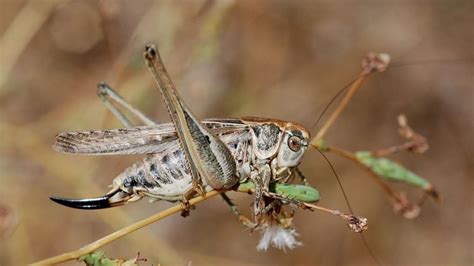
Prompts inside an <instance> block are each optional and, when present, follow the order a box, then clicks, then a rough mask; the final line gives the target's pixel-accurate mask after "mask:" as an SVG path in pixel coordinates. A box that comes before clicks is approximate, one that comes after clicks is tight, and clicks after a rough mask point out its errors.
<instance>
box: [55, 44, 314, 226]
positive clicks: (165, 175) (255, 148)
mask: <svg viewBox="0 0 474 266" xmlns="http://www.w3.org/2000/svg"><path fill="white" fill-rule="evenodd" d="M144 58H145V60H146V63H147V66H148V68H149V70H150V72H151V73H152V75H153V78H154V80H155V82H156V84H157V85H158V87H159V89H160V92H161V94H162V96H163V98H164V101H165V104H166V106H167V108H168V112H169V115H170V117H171V121H172V123H164V124H157V123H155V122H154V121H152V120H151V119H150V118H148V117H147V116H146V115H144V114H142V113H141V112H140V111H138V110H137V109H135V108H134V107H133V106H131V105H130V104H128V103H127V102H126V101H125V100H124V99H123V98H122V97H120V95H118V94H117V93H116V92H115V91H113V90H112V89H111V88H110V87H109V86H107V85H106V84H105V83H100V84H99V85H98V87H99V92H98V94H99V96H100V97H101V99H102V101H103V102H104V104H105V105H106V106H107V107H108V108H109V109H110V110H111V111H112V112H113V113H114V114H115V115H116V116H117V118H119V119H120V121H122V123H123V124H124V125H125V126H127V128H119V129H111V130H99V131H83V132H66V133H61V134H59V135H57V136H56V143H55V144H54V145H53V148H54V149H55V150H57V151H59V152H64V153H72V154H86V155H124V154H145V157H144V158H143V159H142V160H140V161H138V162H136V163H134V164H133V165H132V166H130V167H129V168H127V169H126V170H125V171H124V172H122V173H121V174H119V175H118V176H117V177H115V179H114V180H113V183H112V185H111V187H112V189H111V190H110V191H109V192H108V193H107V194H106V195H104V196H102V197H97V198H88V199H79V200H75V199H65V198H56V197H52V198H51V199H52V200H53V201H55V202H57V203H60V204H63V205H65V206H68V207H73V208H80V209H102V208H108V207H113V206H119V205H123V204H126V203H128V202H134V201H137V200H140V199H142V198H143V197H145V196H148V197H150V198H151V199H152V200H166V201H179V200H181V201H182V202H183V203H184V204H186V202H187V200H188V198H189V197H190V196H192V195H194V194H195V193H199V194H200V193H203V192H207V191H210V190H213V189H215V190H230V189H235V188H236V187H237V186H238V185H239V184H242V183H245V182H248V181H251V182H252V183H253V184H254V191H255V200H254V206H253V209H254V210H253V214H254V218H255V221H256V224H258V222H259V220H260V217H261V215H262V213H263V212H264V210H266V209H268V206H267V205H266V203H265V200H264V197H265V195H269V188H270V184H275V183H277V186H278V184H281V183H287V182H289V180H290V179H291V178H292V177H293V176H294V175H295V174H298V175H300V177H301V178H302V179H303V180H304V181H305V179H304V177H303V175H302V174H301V172H300V171H299V170H298V169H297V166H298V164H299V162H300V160H301V158H302V156H303V155H304V153H305V151H306V149H307V147H308V142H309V137H310V136H309V132H308V130H306V129H305V128H304V127H303V126H301V125H299V124H297V123H293V122H286V121H281V120H277V119H266V118H255V117H244V118H240V119H205V120H202V121H200V120H198V119H197V118H196V116H195V115H194V114H193V113H192V112H191V111H190V109H189V108H188V107H187V106H186V104H185V103H184V102H183V100H182V99H181V97H180V96H179V94H178V92H177V90H176V88H175V87H174V85H173V83H172V81H171V78H170V77H169V75H168V73H167V71H166V69H165V67H164V64H163V63H162V60H161V58H160V55H159V53H158V51H157V49H156V48H155V46H154V45H147V46H146V49H145V52H144ZM112 101H113V102H115V103H116V104H119V105H120V106H122V107H124V108H125V109H127V110H129V111H130V112H131V113H132V114H134V115H135V116H137V118H138V119H139V120H141V121H142V122H143V123H144V124H145V126H138V127H133V125H132V124H131V123H130V120H128V118H126V117H125V115H124V114H123V113H121V112H120V111H119V110H118V109H117V108H116V107H115V105H114V104H113V102H112ZM277 188H278V187H277ZM280 188H282V186H280ZM285 189H286V192H290V193H291V191H292V189H293V191H295V192H301V191H303V192H306V191H307V190H305V189H304V187H303V189H302V188H301V186H300V187H298V188H297V187H291V186H290V187H285ZM223 196H224V199H226V201H227V202H228V203H230V204H231V202H230V200H228V198H227V197H226V196H225V194H223ZM317 198H319V195H318V197H317ZM317 198H310V199H305V200H307V201H317ZM231 207H232V205H231Z"/></svg>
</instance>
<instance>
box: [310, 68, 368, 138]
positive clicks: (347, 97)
mask: <svg viewBox="0 0 474 266" xmlns="http://www.w3.org/2000/svg"><path fill="white" fill-rule="evenodd" d="M368 75H369V74H361V75H360V76H359V77H358V78H357V79H356V80H355V81H354V83H352V85H351V86H350V88H349V91H348V92H347V93H346V95H345V96H344V99H342V101H341V103H340V104H339V105H338V106H337V108H336V110H334V112H333V113H332V114H331V116H330V117H329V118H328V120H326V122H325V123H324V125H323V127H322V128H321V129H320V130H319V131H318V133H317V134H316V137H314V138H313V140H312V141H311V143H313V144H315V143H317V142H318V141H319V140H321V139H322V138H323V137H324V135H325V134H326V132H327V131H328V129H329V128H330V127H331V126H332V125H333V124H334V122H335V121H336V119H337V118H338V117H339V115H340V114H341V113H342V111H343V110H344V109H345V108H346V106H347V104H349V102H350V100H351V99H352V97H354V94H355V93H356V92H357V90H358V89H359V88H360V87H361V86H362V83H363V82H364V81H365V80H366V79H367V77H368Z"/></svg>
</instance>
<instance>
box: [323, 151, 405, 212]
mask: <svg viewBox="0 0 474 266" xmlns="http://www.w3.org/2000/svg"><path fill="white" fill-rule="evenodd" d="M315 148H317V147H315ZM327 150H328V151H330V152H333V153H334V154H336V155H339V156H341V157H344V158H346V159H349V160H351V161H353V162H354V163H356V164H357V165H359V166H360V167H361V168H362V169H364V170H366V171H367V172H368V173H369V174H370V176H371V177H373V178H374V179H375V181H376V182H377V184H379V185H380V186H381V187H382V189H383V190H384V191H385V192H387V194H388V195H389V196H390V198H392V199H393V200H394V201H395V202H397V203H402V202H403V200H402V199H401V198H400V197H399V196H398V194H397V193H396V192H395V191H394V190H393V189H392V188H391V187H390V186H388V185H387V184H386V183H385V182H384V181H383V180H382V178H381V177H380V176H379V175H378V174H377V173H374V172H373V171H372V170H370V168H368V167H367V166H365V165H363V164H362V163H361V162H359V160H357V158H356V157H355V155H354V154H353V153H352V152H350V151H346V150H343V149H341V148H336V147H333V146H331V147H328V149H327Z"/></svg>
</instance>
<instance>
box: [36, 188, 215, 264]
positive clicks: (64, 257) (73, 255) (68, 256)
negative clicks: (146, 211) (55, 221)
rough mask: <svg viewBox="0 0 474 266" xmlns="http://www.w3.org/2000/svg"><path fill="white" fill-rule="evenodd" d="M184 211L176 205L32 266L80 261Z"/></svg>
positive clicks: (194, 203) (209, 195)
mask: <svg viewBox="0 0 474 266" xmlns="http://www.w3.org/2000/svg"><path fill="white" fill-rule="evenodd" d="M222 192H224V191H216V190H213V191H210V192H208V193H206V194H204V195H203V196H198V197H196V198H193V199H191V200H189V205H191V206H192V205H196V204H198V203H200V202H202V201H204V200H207V199H208V198H210V197H213V196H216V195H218V194H220V193H222ZM183 209H184V205H183V204H178V205H175V206H173V207H171V208H169V209H166V210H164V211H162V212H159V213H157V214H155V215H153V216H150V217H148V218H146V219H143V220H141V221H138V222H136V223H134V224H132V225H129V226H127V227H125V228H123V229H121V230H118V231H115V232H113V233H112V234H109V235H107V236H105V237H103V238H101V239H99V240H97V241H94V242H92V243H90V244H88V245H86V246H84V247H82V248H80V249H78V250H75V251H71V252H66V253H63V254H61V255H58V256H55V257H51V258H48V259H45V260H42V261H38V262H35V263H33V264H32V265H51V264H57V263H61V262H65V261H69V260H74V259H78V258H80V257H81V256H84V255H87V254H89V253H91V252H93V251H95V250H97V249H98V248H100V247H103V246H105V245H107V244H109V243H111V242H113V241H115V240H117V239H118V238H121V237H123V236H125V235H128V234H130V233H132V232H134V231H136V230H138V229H140V228H143V227H145V226H147V225H149V224H152V223H154V222H157V221H159V220H162V219H164V218H166V217H168V216H170V215H172V214H175V213H177V212H180V211H182V210H183Z"/></svg>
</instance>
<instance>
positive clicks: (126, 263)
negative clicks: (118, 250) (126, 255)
mask: <svg viewBox="0 0 474 266" xmlns="http://www.w3.org/2000/svg"><path fill="white" fill-rule="evenodd" d="M79 261H83V262H84V263H85V264H86V265H88V266H133V265H138V263H137V261H138V260H137V258H133V259H130V260H124V259H109V258H107V256H105V254H104V253H103V252H102V251H95V252H93V253H90V254H87V255H84V256H82V257H80V258H79Z"/></svg>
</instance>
